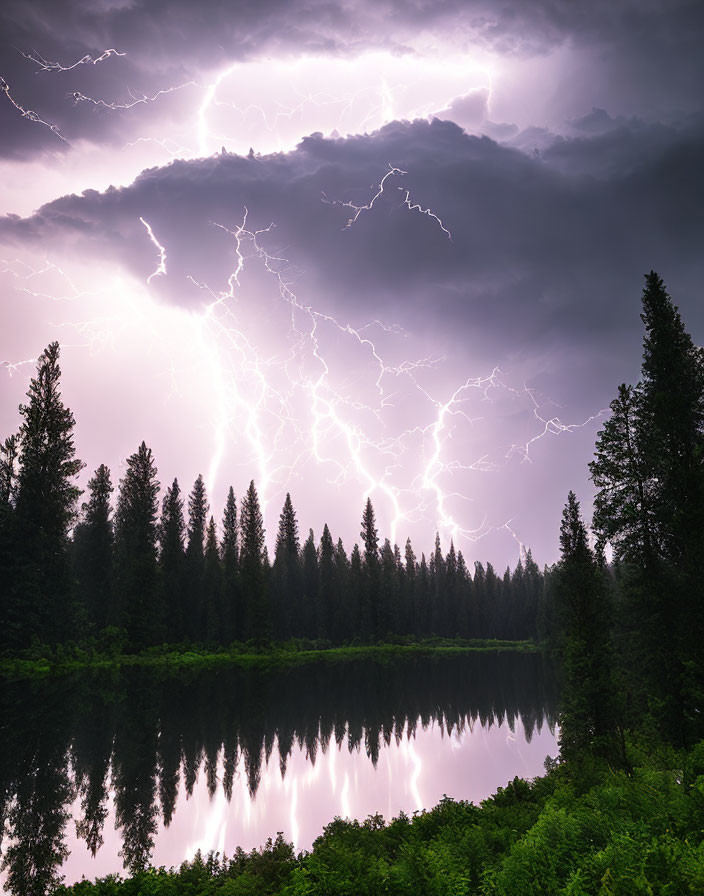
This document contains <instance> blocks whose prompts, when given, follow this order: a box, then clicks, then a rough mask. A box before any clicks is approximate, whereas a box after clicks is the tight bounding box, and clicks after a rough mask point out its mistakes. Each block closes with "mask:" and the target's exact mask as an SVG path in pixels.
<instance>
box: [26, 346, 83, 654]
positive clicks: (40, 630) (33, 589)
mask: <svg viewBox="0 0 704 896" xmlns="http://www.w3.org/2000/svg"><path fill="white" fill-rule="evenodd" d="M60 380H61V368H60V367H59V344H58V342H52V343H51V344H50V345H49V346H47V348H46V349H45V350H44V353H43V354H42V355H41V357H40V358H39V362H38V365H37V375H36V377H34V379H32V381H31V383H30V386H29V391H28V392H27V397H28V399H29V400H28V402H27V404H24V405H20V409H19V410H20V415H21V416H22V418H23V420H22V424H21V426H20V432H19V441H20V452H19V467H20V469H19V475H18V478H17V504H16V510H15V545H16V550H17V553H16V562H17V566H16V571H17V577H16V578H15V580H14V592H15V593H14V596H13V599H12V600H11V603H12V605H13V606H12V612H11V613H10V618H11V625H12V627H13V632H12V634H13V635H14V636H16V637H15V640H16V643H17V644H18V646H19V645H21V644H23V643H24V644H26V643H27V642H28V640H29V639H30V638H31V636H32V635H35V636H37V637H39V638H40V639H41V640H44V641H49V642H52V643H55V642H57V641H60V640H62V639H63V638H68V637H69V635H71V636H75V631H74V630H73V629H72V627H71V620H72V608H71V605H70V561H69V544H68V533H69V529H70V527H71V525H72V524H73V522H74V520H75V519H76V515H77V514H76V502H77V501H78V498H79V496H80V494H81V490H80V489H79V488H78V487H77V486H76V485H75V478H76V476H77V475H78V474H79V473H80V471H81V470H82V469H83V467H84V464H83V463H82V461H80V460H78V459H77V457H76V451H75V447H74V443H73V428H74V425H75V420H74V417H73V414H72V412H71V411H70V410H69V409H68V408H67V407H66V406H65V405H64V403H63V401H62V399H61V392H60ZM20 623H21V631H20V630H19V624H20Z"/></svg>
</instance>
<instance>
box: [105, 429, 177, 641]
mask: <svg viewBox="0 0 704 896" xmlns="http://www.w3.org/2000/svg"><path fill="white" fill-rule="evenodd" d="M156 477H157V469H156V465H155V463H154V456H153V454H152V449H151V448H147V445H146V443H145V442H142V444H141V445H140V446H139V448H138V449H137V451H136V452H135V453H134V454H132V455H131V456H130V457H128V458H127V469H126V471H125V475H124V477H123V478H122V480H121V481H120V489H119V495H118V499H117V510H116V513H115V566H116V569H115V573H116V586H117V590H118V601H119V606H120V621H121V624H122V626H123V627H124V628H125V629H126V630H127V635H128V638H129V641H130V643H131V645H132V646H133V647H137V648H139V647H145V646H147V645H149V644H155V643H158V642H159V641H161V640H162V639H163V635H164V634H165V632H164V630H163V614H162V608H161V602H160V599H159V597H160V596H159V592H158V587H157V549H156V548H157V535H158V528H157V510H158V507H159V503H158V495H159V481H158V479H157V478H156Z"/></svg>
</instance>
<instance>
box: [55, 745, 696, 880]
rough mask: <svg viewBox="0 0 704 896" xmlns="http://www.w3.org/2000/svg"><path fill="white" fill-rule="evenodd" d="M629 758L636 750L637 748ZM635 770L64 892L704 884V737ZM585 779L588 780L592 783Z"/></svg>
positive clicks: (556, 778) (523, 789)
mask: <svg viewBox="0 0 704 896" xmlns="http://www.w3.org/2000/svg"><path fill="white" fill-rule="evenodd" d="M631 751H632V752H633V753H634V754H637V753H638V752H639V748H638V745H636V744H631ZM642 762H643V764H640V762H639V763H638V764H637V765H636V767H635V768H634V770H633V772H632V774H630V775H627V774H626V773H624V772H619V771H615V770H614V769H612V768H610V767H609V766H608V765H607V764H605V763H603V764H600V763H595V764H594V765H593V766H592V767H591V769H590V772H589V779H590V780H589V782H588V783H586V786H582V787H581V788H576V787H575V785H574V782H573V781H572V780H571V777H570V775H569V774H568V772H567V771H566V769H565V767H564V766H559V767H557V768H556V769H553V770H551V771H550V773H549V774H548V775H547V776H546V777H544V778H541V779H538V780H536V781H535V782H533V783H527V782H525V781H522V780H520V779H518V778H516V779H514V781H513V782H512V783H510V784H509V785H508V786H507V787H505V788H503V789H500V790H499V791H498V792H497V793H496V795H495V796H493V797H492V798H491V799H488V800H485V801H484V802H483V803H482V804H481V805H480V806H474V805H472V804H471V803H467V802H454V801H453V800H450V799H445V800H442V801H441V802H440V803H439V804H438V805H437V806H436V807H435V808H434V809H432V810H430V811H428V812H422V813H420V814H417V815H415V816H414V817H413V818H408V817H406V816H404V815H401V816H399V817H398V818H396V819H394V820H393V821H392V822H390V823H389V824H385V823H384V820H383V819H382V818H381V817H380V816H372V817H370V818H368V819H367V820H366V821H364V822H358V821H351V822H348V821H342V820H341V819H335V820H334V821H333V822H332V823H331V824H329V825H328V826H327V827H326V828H325V830H324V831H323V833H322V835H321V836H320V837H319V838H318V839H317V840H316V842H315V844H314V846H313V849H312V851H311V852H310V853H302V854H301V855H299V856H296V855H295V854H294V851H293V847H292V846H291V845H290V844H287V843H286V842H285V841H284V840H283V838H282V837H281V836H279V837H278V838H277V839H276V840H275V841H273V842H272V841H269V842H268V843H267V844H266V845H265V846H264V847H263V848H262V849H261V850H255V851H253V852H252V853H249V854H247V853H244V852H242V851H237V852H236V854H235V855H234V856H233V857H231V858H220V857H219V856H213V855H211V856H208V857H207V858H202V857H201V856H200V855H198V856H196V858H195V859H194V860H193V861H192V862H187V863H184V864H183V865H182V866H181V867H180V868H179V869H172V870H170V871H167V870H165V869H163V868H161V869H150V870H146V871H142V872H138V873H137V874H135V875H134V876H133V877H132V878H130V879H129V880H122V879H121V878H120V877H118V876H111V877H108V878H105V879H103V880H99V881H96V882H95V883H88V882H85V881H84V882H81V883H78V884H76V885H75V886H72V887H66V888H60V889H59V890H58V892H59V893H61V894H66V896H68V894H74V896H89V894H91V896H113V894H115V896H118V894H119V896H138V894H139V896H147V894H153V896H162V894H163V896H172V894H173V896H175V894H178V896H196V894H198V896H209V894H222V896H225V894H228V896H245V894H246V896H255V894H262V896H263V894H267V896H278V894H280V896H332V894H335V896H348V894H349V896H353V894H354V896H356V894H364V896H376V894H379V896H381V894H398V896H401V894H409V896H410V894H413V896H416V894H432V896H460V894H501V896H526V894H533V893H535V894H537V893H540V894H543V896H552V894H555V896H557V894H561V896H562V894H564V896H586V894H595V896H596V894H600V896H636V894H643V896H645V894H648V896H650V894H654V893H658V894H673V896H674V894H677V896H684V894H695V893H697V894H698V893H701V892H702V891H704V842H703V841H702V829H703V828H704V742H703V743H701V744H699V745H698V746H697V747H695V748H694V749H693V750H691V751H689V753H682V752H681V753H675V752H673V751H666V752H664V753H662V754H660V755H658V756H657V757H655V758H650V759H648V760H643V761H642ZM583 785H585V782H583Z"/></svg>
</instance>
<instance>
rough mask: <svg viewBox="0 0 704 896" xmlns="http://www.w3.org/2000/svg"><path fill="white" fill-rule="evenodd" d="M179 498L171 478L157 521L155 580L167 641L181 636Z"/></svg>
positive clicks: (182, 567) (183, 603)
mask: <svg viewBox="0 0 704 896" xmlns="http://www.w3.org/2000/svg"><path fill="white" fill-rule="evenodd" d="M185 531H186V524H185V522H184V519H183V499H182V498H181V488H180V486H179V484H178V479H174V481H173V483H172V484H171V487H170V488H167V489H166V494H165V495H164V499H163V501H162V504H161V520H160V521H159V582H160V592H161V602H162V606H163V608H164V623H165V631H166V635H167V637H168V638H169V640H171V641H179V640H182V639H185V638H186V636H187V634H188V632H187V627H186V613H187V609H188V608H187V602H186V595H185V593H184V581H183V578H184V570H185V552H184V547H183V544H184V535H185Z"/></svg>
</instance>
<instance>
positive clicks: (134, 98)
mask: <svg viewBox="0 0 704 896" xmlns="http://www.w3.org/2000/svg"><path fill="white" fill-rule="evenodd" d="M198 86H199V85H198V84H196V82H195V81H185V82H184V83H183V84H176V85H175V86H174V87H165V88H163V89H162V90H157V92H156V93H154V94H152V95H151V96H150V95H147V94H146V93H134V92H133V91H132V90H131V89H129V88H128V90H127V93H128V94H129V95H130V100H129V101H128V102H126V103H116V102H108V101H107V100H101V99H96V98H95V97H92V96H86V95H85V93H81V92H80V90H75V91H74V92H73V93H72V94H71V97H72V98H73V101H74V103H92V105H94V106H100V107H102V108H103V109H109V110H111V111H113V112H116V111H117V110H118V109H133V108H134V107H135V106H140V105H144V104H148V103H154V102H156V100H158V99H159V97H162V96H166V95H167V94H169V93H175V92H176V91H177V90H183V89H184V87H198Z"/></svg>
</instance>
